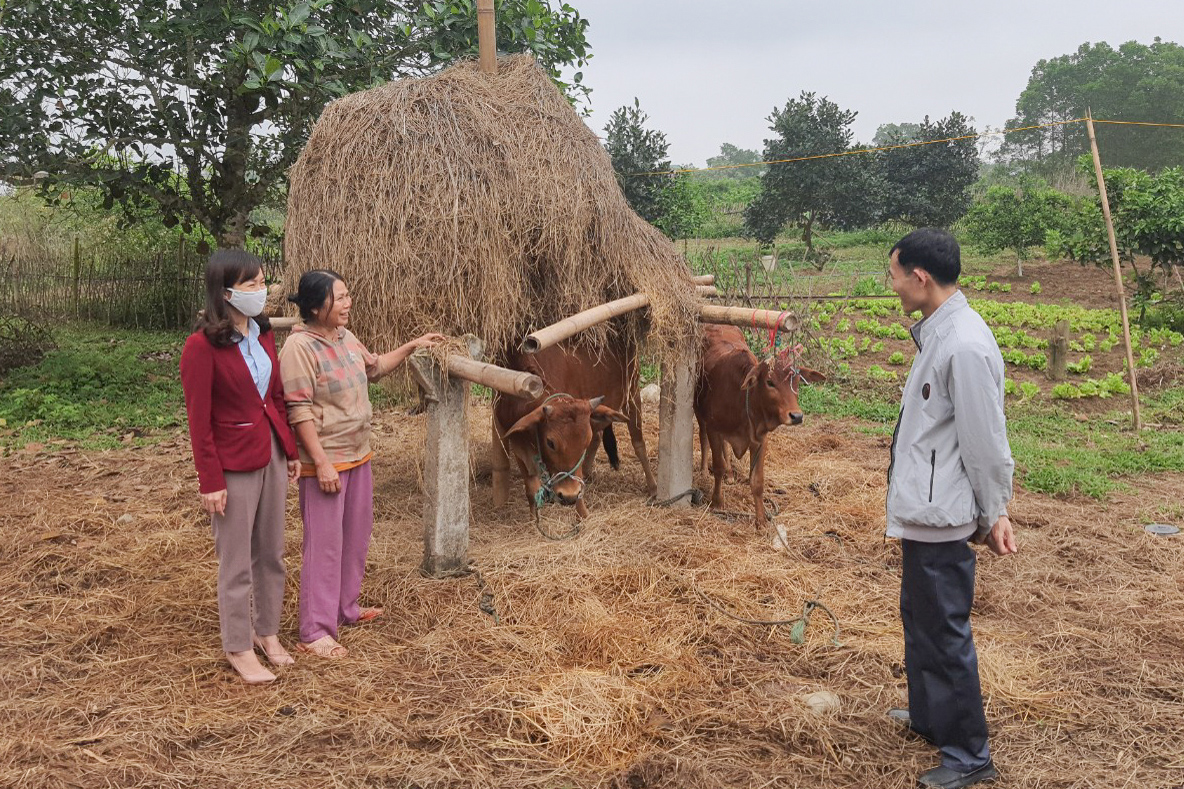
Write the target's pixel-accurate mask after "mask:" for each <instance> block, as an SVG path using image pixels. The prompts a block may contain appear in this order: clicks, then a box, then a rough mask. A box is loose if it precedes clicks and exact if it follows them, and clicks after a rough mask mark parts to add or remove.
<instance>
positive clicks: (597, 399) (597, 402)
mask: <svg viewBox="0 0 1184 789" xmlns="http://www.w3.org/2000/svg"><path fill="white" fill-rule="evenodd" d="M603 402H604V395H601V396H600V397H593V398H592V399H591V400H589V401H588V405H590V406H592V410H593V411H595V410H596V406H598V405H600V404H601V403H603Z"/></svg>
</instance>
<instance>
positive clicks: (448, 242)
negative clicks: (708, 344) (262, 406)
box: [285, 56, 696, 354]
mask: <svg viewBox="0 0 1184 789" xmlns="http://www.w3.org/2000/svg"><path fill="white" fill-rule="evenodd" d="M285 244H286V248H285V253H286V259H287V269H286V272H285V287H286V289H287V292H293V291H294V290H295V286H296V282H297V281H298V279H299V277H300V275H301V274H303V273H304V272H305V271H308V270H310V269H313V268H320V267H330V268H334V269H336V270H337V271H339V272H340V273H341V274H342V276H343V277H345V279H346V281H347V283H348V285H349V287H350V291H351V293H352V295H353V301H354V308H353V314H352V317H351V319H350V320H351V324H352V327H353V329H354V331H355V332H356V333H357V334H358V335H359V336H360V337H361V338H362V339H363V341H365V342H367V343H369V344H371V345H373V346H374V347H375V348H376V349H382V348H387V347H389V346H390V345H391V344H392V343H393V342H395V341H401V340H404V339H406V338H409V337H412V336H417V335H418V334H420V333H423V332H427V331H440V332H443V333H446V334H451V335H459V334H463V333H471V334H474V335H476V336H477V337H480V338H481V339H482V340H484V341H485V343H486V347H487V348H489V349H492V350H493V351H494V352H495V353H496V352H497V350H499V349H503V350H504V349H508V348H511V347H515V346H517V345H518V344H519V343H520V342H521V340H522V338H523V336H524V335H526V334H527V333H528V332H530V331H533V330H535V329H537V328H541V327H543V326H546V325H548V324H550V323H553V322H555V321H557V320H561V319H562V318H565V317H567V316H569V315H572V314H574V313H576V312H579V311H581V310H584V309H588V308H590V307H593V306H595V305H597V304H600V303H603V302H606V301H609V300H612V299H616V298H620V297H622V296H627V295H629V294H631V293H634V292H637V291H644V292H646V293H648V294H649V295H650V297H651V299H652V306H651V307H650V309H649V310H648V311H642V312H640V313H637V314H634V315H631V316H629V317H627V318H624V319H621V320H619V321H618V322H616V323H615V324H613V325H611V326H602V327H599V328H598V329H597V330H593V331H591V332H590V333H589V337H588V340H589V341H590V342H592V343H595V344H597V345H599V344H602V343H603V342H604V340H605V338H606V337H607V336H609V333H610V332H613V331H617V332H624V333H625V334H627V335H628V337H629V339H631V340H633V341H635V342H642V341H644V340H647V339H648V341H649V342H648V345H649V347H650V349H651V350H654V351H657V352H658V353H659V354H661V353H662V352H663V349H669V348H673V347H676V346H677V345H678V343H679V342H683V343H685V342H688V338H693V337H694V336H695V331H694V327H695V314H696V313H695V306H694V305H695V301H696V300H695V296H694V288H693V285H692V283H691V281H690V270H689V269H688V267H687V265H686V262H685V260H683V259H682V257H681V256H680V255H679V254H678V253H677V251H676V250H675V248H674V246H673V244H672V243H671V242H670V241H669V240H668V239H666V238H665V237H664V236H663V235H662V234H661V233H659V232H658V231H657V230H656V229H654V228H653V227H652V226H651V225H649V224H648V223H647V222H645V221H644V220H642V219H641V218H640V217H639V216H637V214H635V213H634V212H633V210H632V209H631V208H630V207H629V205H628V203H627V202H626V200H625V198H624V196H623V195H622V193H621V190H620V187H619V186H618V184H617V181H616V178H615V176H614V174H613V170H612V165H611V162H610V160H609V158H608V155H607V154H606V153H605V151H604V149H603V148H602V147H601V145H600V143H599V141H598V140H597V138H596V135H595V134H593V133H592V131H591V130H589V128H588V127H587V126H586V125H585V124H584V122H583V121H582V120H581V119H580V117H579V115H578V114H577V113H576V112H575V110H573V109H572V107H571V105H570V104H569V103H568V102H567V100H566V99H565V98H564V97H563V95H562V94H561V93H560V92H559V91H558V90H557V89H556V88H555V86H554V85H553V84H552V83H551V81H550V79H548V77H547V75H546V73H545V72H544V71H543V70H541V69H540V68H539V67H538V66H537V65H536V64H535V62H534V61H533V59H531V58H529V57H526V56H515V57H508V58H502V59H500V60H499V62H498V71H497V74H496V75H489V74H482V73H480V72H479V71H478V70H477V66H476V64H475V63H472V62H466V63H460V64H458V65H456V66H453V67H451V68H449V69H447V70H445V71H443V72H440V73H439V74H436V75H433V76H430V77H424V78H421V79H408V80H401V81H398V82H392V83H390V84H387V85H382V86H380V87H376V88H373V89H371V90H367V91H363V92H360V93H355V94H353V95H350V96H347V97H345V98H343V99H340V100H338V101H336V102H333V103H332V104H330V105H329V106H328V107H326V108H325V111H324V114H323V115H322V116H321V118H320V120H319V121H317V123H316V126H315V127H314V128H313V131H312V134H311V136H310V138H309V141H308V145H307V146H306V147H305V149H304V151H303V152H302V153H301V155H300V158H299V159H298V160H297V162H296V165H295V166H294V167H293V168H292V172H291V186H290V193H289V198H288V216H287V226H286V230H285Z"/></svg>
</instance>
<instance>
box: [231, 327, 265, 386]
mask: <svg viewBox="0 0 1184 789" xmlns="http://www.w3.org/2000/svg"><path fill="white" fill-rule="evenodd" d="M235 342H237V343H238V349H239V352H240V353H242V355H243V361H245V362H246V363H247V369H248V370H250V371H251V378H252V379H253V380H254V381H255V388H256V389H258V390H259V396H260V397H261V398H263V399H264V400H267V390H268V388H269V387H270V386H271V357H270V356H268V355H267V351H265V350H263V346H262V345H260V344H259V324H257V323H255V321H254V320H252V319H250V318H247V336H246V337H243V336H242V335H239V337H238V339H237V340H235Z"/></svg>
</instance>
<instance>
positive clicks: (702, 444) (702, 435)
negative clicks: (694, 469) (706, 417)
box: [697, 419, 707, 474]
mask: <svg viewBox="0 0 1184 789" xmlns="http://www.w3.org/2000/svg"><path fill="white" fill-rule="evenodd" d="M697 421H698V422H699V472H700V473H701V474H706V473H707V424H706V423H705V422H704V421H703V420H702V419H699V420H697Z"/></svg>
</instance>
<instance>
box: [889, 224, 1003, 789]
mask: <svg viewBox="0 0 1184 789" xmlns="http://www.w3.org/2000/svg"><path fill="white" fill-rule="evenodd" d="M890 258H891V260H890V264H889V273H890V275H891V278H892V289H893V290H894V291H895V292H896V294H897V295H898V296H899V297H900V303H901V305H902V306H903V307H904V311H905V312H906V313H911V312H914V311H916V310H920V311H921V315H922V318H921V320H919V321H918V322H917V323H916V324H915V325H914V326H913V327H912V329H911V332H912V335H913V341H914V342H915V343H916V345H917V356H916V357H915V358H914V359H913V366H912V369H911V370H910V372H909V377H908V381H907V383H906V384H905V388H904V395H903V399H902V402H901V408H900V420H899V422H897V425H896V431H895V433H894V434H893V436H892V461H891V464H890V465H889V467H888V536H889V537H894V538H898V539H899V540H900V545H901V555H902V557H903V570H902V574H901V583H900V615H901V619H902V620H903V624H904V651H905V671H906V675H907V677H908V689H909V708H908V709H907V710H901V709H896V710H891V711H890V712H889V715H891V716H892V717H893V718H895V719H897V720H899V721H901V722H902V723H904V724H905V725H907V726H908V727H909V728H910V729H912V730H913V731H914V732H916V733H917V734H919V735H921V736H922V737H924V738H925V739H927V740H929V741H930V742H932V743H933V744H934V745H936V746H937V747H938V749H939V751H940V752H941V765H940V766H939V767H936V768H934V769H932V770H929V771H928V772H926V773H925V774H923V775H922V776H921V777H920V785H921V786H935V787H943V789H957V788H958V787H963V786H970V785H971V784H975V783H979V782H980V781H989V780H992V779H994V778H995V777H997V772H996V770H995V766H994V764H993V763H992V761H991V753H990V749H989V747H988V745H987V722H986V716H985V715H984V713H983V701H982V692H981V690H980V688H979V677H978V657H977V655H976V653H975V649H974V638H973V636H972V634H971V630H970V608H971V604H972V603H973V601H974V569H975V553H974V550H973V549H971V548H970V546H969V545H968V544H967V543H968V541H973V542H980V543H985V544H986V545H988V546H989V547H990V548H991V549H992V550H993V551H994V552H995V553H997V554H999V555H1001V556H1002V555H1007V554H1010V553H1015V551H1016V545H1015V537H1014V534H1013V532H1012V527H1011V521H1010V520H1008V517H1007V503H1008V501H1010V500H1011V477H1012V469H1013V465H1014V464H1013V463H1012V459H1011V449H1010V447H1009V446H1008V443H1007V425H1006V420H1005V419H1004V415H1003V358H1002V356H1001V355H1000V353H999V346H998V344H997V343H996V342H995V337H994V335H993V334H992V333H991V330H990V329H989V328H988V327H987V325H986V323H984V322H983V319H982V318H981V317H979V315H978V313H976V312H975V311H974V310H972V309H971V308H970V306H969V304H968V303H967V301H966V297H965V296H964V295H963V294H962V292H961V291H960V290H958V275H959V274H960V273H961V270H962V261H961V251H960V250H959V247H958V242H957V241H955V240H954V237H953V236H952V235H950V234H949V233H947V232H945V231H944V230H934V229H931V228H923V229H921V230H916V231H914V232H912V233H909V234H908V235H907V236H905V237H904V238H902V239H901V240H900V241H899V242H897V244H896V246H894V247H893V248H892V251H891V253H890Z"/></svg>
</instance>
